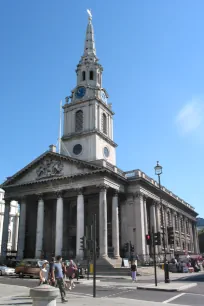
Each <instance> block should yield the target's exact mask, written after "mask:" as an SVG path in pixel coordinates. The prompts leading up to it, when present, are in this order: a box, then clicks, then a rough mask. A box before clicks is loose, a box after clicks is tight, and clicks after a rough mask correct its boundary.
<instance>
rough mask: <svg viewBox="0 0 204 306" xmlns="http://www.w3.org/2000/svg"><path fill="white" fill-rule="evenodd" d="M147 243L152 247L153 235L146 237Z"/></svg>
mask: <svg viewBox="0 0 204 306" xmlns="http://www.w3.org/2000/svg"><path fill="white" fill-rule="evenodd" d="M146 243H147V245H151V243H152V239H151V235H150V234H147V235H146Z"/></svg>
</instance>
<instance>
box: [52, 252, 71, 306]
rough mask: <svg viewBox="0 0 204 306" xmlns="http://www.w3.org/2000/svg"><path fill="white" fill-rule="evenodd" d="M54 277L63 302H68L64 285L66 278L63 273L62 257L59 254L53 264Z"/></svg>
mask: <svg viewBox="0 0 204 306" xmlns="http://www.w3.org/2000/svg"><path fill="white" fill-rule="evenodd" d="M52 278H53V280H56V282H57V286H58V287H59V290H60V294H61V299H62V303H64V302H68V300H67V299H66V292H65V287H64V279H63V273H62V257H61V256H57V258H56V262H55V263H54V265H53V268H52Z"/></svg>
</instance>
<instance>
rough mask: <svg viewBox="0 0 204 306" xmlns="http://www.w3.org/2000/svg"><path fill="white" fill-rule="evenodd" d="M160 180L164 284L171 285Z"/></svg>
mask: <svg viewBox="0 0 204 306" xmlns="http://www.w3.org/2000/svg"><path fill="white" fill-rule="evenodd" d="M158 179H159V191H160V193H159V197H160V206H161V208H162V234H163V249H164V282H165V283H169V282H170V281H169V278H168V274H169V273H168V272H169V266H168V263H167V261H166V242H165V230H164V226H165V223H164V208H163V205H162V196H161V181H160V175H158Z"/></svg>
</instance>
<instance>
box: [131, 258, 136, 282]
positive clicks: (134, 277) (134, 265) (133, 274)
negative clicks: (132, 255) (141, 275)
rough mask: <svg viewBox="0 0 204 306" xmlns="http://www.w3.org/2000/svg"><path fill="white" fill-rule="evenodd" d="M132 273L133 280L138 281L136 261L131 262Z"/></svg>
mask: <svg viewBox="0 0 204 306" xmlns="http://www.w3.org/2000/svg"><path fill="white" fill-rule="evenodd" d="M131 275H132V282H136V275H137V266H136V264H135V261H132V262H131Z"/></svg>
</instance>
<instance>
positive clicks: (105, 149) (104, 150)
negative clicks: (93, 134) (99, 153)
mask: <svg viewBox="0 0 204 306" xmlns="http://www.w3.org/2000/svg"><path fill="white" fill-rule="evenodd" d="M103 154H104V156H105V157H106V158H108V157H109V155H110V153H109V150H108V148H107V147H105V148H103Z"/></svg>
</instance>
